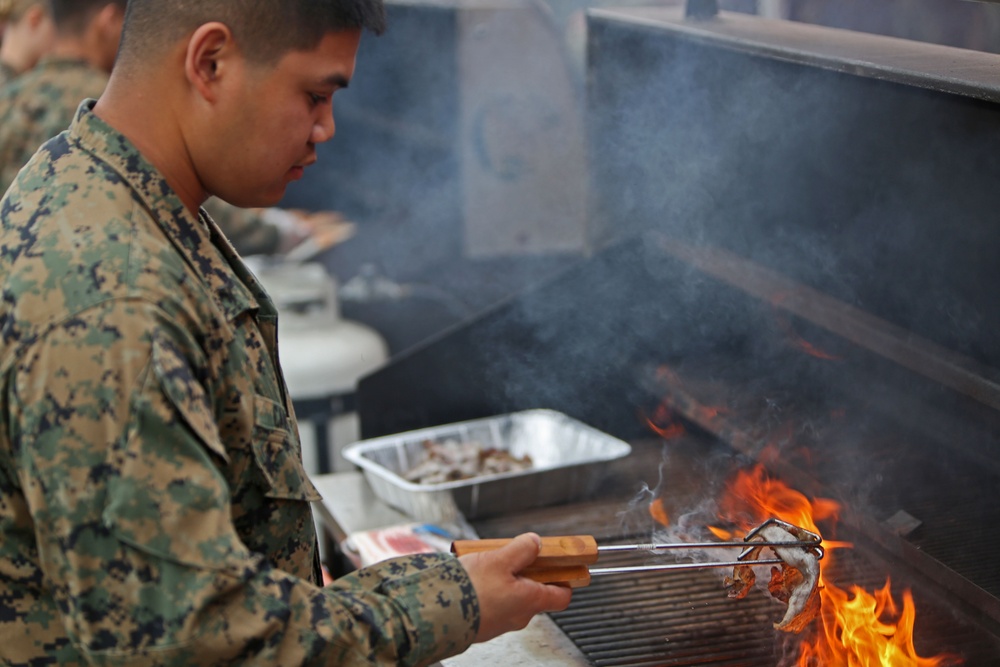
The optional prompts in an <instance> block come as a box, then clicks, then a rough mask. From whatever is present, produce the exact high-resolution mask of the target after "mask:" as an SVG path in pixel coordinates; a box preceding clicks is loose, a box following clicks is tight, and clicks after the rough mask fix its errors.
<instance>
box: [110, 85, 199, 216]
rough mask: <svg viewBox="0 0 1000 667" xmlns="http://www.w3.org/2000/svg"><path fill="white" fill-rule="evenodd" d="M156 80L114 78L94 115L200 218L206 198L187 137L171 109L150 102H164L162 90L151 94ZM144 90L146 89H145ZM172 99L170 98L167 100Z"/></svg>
mask: <svg viewBox="0 0 1000 667" xmlns="http://www.w3.org/2000/svg"><path fill="white" fill-rule="evenodd" d="M155 85H156V83H155V81H144V85H143V84H140V85H132V81H131V80H125V81H123V80H122V77H118V76H116V75H114V74H113V75H112V77H111V81H110V82H109V83H108V86H107V88H106V89H105V91H104V94H103V95H102V96H101V98H100V99H99V100H98V101H97V105H96V106H95V107H94V113H95V114H96V115H97V116H98V117H99V118H101V120H103V121H104V122H105V123H107V124H108V125H110V126H111V127H113V128H114V129H115V130H117V131H118V132H120V133H122V134H123V135H125V137H127V138H128V140H129V141H131V142H132V144H133V145H135V147H136V148H137V149H138V150H139V152H140V153H142V155H143V157H145V158H146V160H148V161H149V162H150V164H152V165H153V166H154V167H156V169H157V170H158V171H159V172H160V173H161V174H162V175H163V177H164V179H165V180H166V181H167V184H168V185H170V187H171V189H173V190H174V192H175V193H177V196H178V197H180V200H181V202H182V203H183V204H184V207H185V208H187V209H188V210H189V211H190V212H191V213H192V214H194V215H197V214H198V209H199V207H200V206H201V204H202V203H203V202H204V201H205V199H206V198H207V194H206V193H205V190H204V188H203V187H202V186H201V182H200V181H199V180H198V177H197V174H196V173H195V171H194V168H193V167H192V166H191V160H190V157H189V155H188V152H187V148H186V143H185V141H184V134H183V131H182V129H181V126H180V124H179V123H178V122H176V118H175V117H174V113H173V109H172V108H171V107H169V106H163V105H160V106H155V107H154V106H152V105H150V104H149V103H148V102H147V100H152V99H157V100H162V99H164V97H163V95H162V90H160V91H159V94H157V95H154V94H151V91H150V90H149V88H150V87H154V86H155ZM144 88H145V90H144ZM168 99H169V98H168Z"/></svg>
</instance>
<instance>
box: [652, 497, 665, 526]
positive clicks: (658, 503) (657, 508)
mask: <svg viewBox="0 0 1000 667" xmlns="http://www.w3.org/2000/svg"><path fill="white" fill-rule="evenodd" d="M649 516H651V517H653V521H655V522H656V523H658V524H660V525H661V526H663V527H667V526H669V525H670V515H669V514H667V508H666V507H664V505H663V498H654V499H653V502H651V503H649Z"/></svg>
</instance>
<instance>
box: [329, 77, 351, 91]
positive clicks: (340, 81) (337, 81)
mask: <svg viewBox="0 0 1000 667" xmlns="http://www.w3.org/2000/svg"><path fill="white" fill-rule="evenodd" d="M350 82H351V81H350V79H348V78H347V77H346V76H344V75H343V74H332V75H330V76H328V77H326V78H325V79H323V83H325V84H328V85H331V86H333V87H335V88H347V85H348V84H349V83H350Z"/></svg>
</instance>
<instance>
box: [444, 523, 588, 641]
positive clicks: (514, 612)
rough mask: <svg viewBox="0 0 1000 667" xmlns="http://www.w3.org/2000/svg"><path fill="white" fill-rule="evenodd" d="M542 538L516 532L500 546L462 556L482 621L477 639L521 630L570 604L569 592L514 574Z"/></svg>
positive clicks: (530, 558)
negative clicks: (514, 535)
mask: <svg viewBox="0 0 1000 667" xmlns="http://www.w3.org/2000/svg"><path fill="white" fill-rule="evenodd" d="M540 549H541V541H540V540H539V537H538V535H536V534H534V533H525V534H523V535H519V536H518V537H517V538H515V539H514V540H512V541H511V543H510V544H508V545H506V546H505V547H503V548H502V549H497V550H495V551H485V552H481V553H474V554H468V555H465V556H462V557H461V558H460V559H459V560H460V561H461V562H462V565H463V566H464V567H465V569H466V571H467V572H468V573H469V578H470V579H472V585H473V587H475V589H476V595H477V596H478V597H479V611H480V615H481V620H480V624H479V633H478V634H477V635H476V641H477V642H484V641H488V640H490V639H493V638H494V637H497V636H499V635H502V634H503V633H505V632H510V631H511V630H520V629H521V628H523V627H524V626H526V625H527V624H528V621H530V620H531V619H532V617H533V616H535V614H538V613H540V612H543V611H561V610H563V609H565V608H566V607H568V606H569V602H570V598H571V597H572V591H571V590H570V589H569V588H566V587H563V586H553V585H548V584H540V583H538V582H537V581H532V580H531V579H526V578H524V577H519V576H517V573H518V572H520V571H521V570H523V569H525V568H526V567H528V566H529V565H531V564H532V563H533V562H534V561H535V559H536V558H537V557H538V552H539V550H540Z"/></svg>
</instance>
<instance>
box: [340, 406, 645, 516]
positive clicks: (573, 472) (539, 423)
mask: <svg viewBox="0 0 1000 667" xmlns="http://www.w3.org/2000/svg"><path fill="white" fill-rule="evenodd" d="M425 440H432V441H435V442H442V441H445V440H458V441H460V442H474V443H478V444H480V445H482V446H483V447H493V448H496V449H502V450H506V451H509V452H510V453H511V455H513V456H516V457H522V456H524V455H526V454H527V455H528V456H530V457H531V460H532V463H533V466H532V467H531V469H529V470H523V471H517V472H509V473H502V474H496V475H482V476H479V477H473V478H470V479H464V480H459V481H454V482H441V483H436V484H416V483H413V482H409V481H407V480H405V479H403V477H402V476H401V475H402V474H403V473H405V472H406V471H407V470H409V469H411V468H413V467H414V466H415V465H416V464H417V463H419V462H420V461H421V459H422V457H423V452H424V445H423V443H424V441H425ZM631 451H632V448H631V447H630V446H629V445H628V443H626V442H623V441H622V440H619V439H617V438H614V437H612V436H610V435H608V434H606V433H602V432H601V431H598V430H597V429H595V428H591V427H590V426H587V425H586V424H583V423H581V422H579V421H577V420H575V419H572V418H570V417H568V416H566V415H564V414H562V413H561V412H555V411H554V410H526V411H523V412H515V413H511V414H506V415H500V416H497V417H488V418H485V419H475V420H472V421H466V422H458V423H455V424H447V425H444V426H435V427H433V428H424V429H419V430H416V431H408V432H406V433H399V434H396V435H390V436H383V437H380V438H373V439H371V440H362V441H361V442H357V443H355V444H353V445H350V446H348V447H347V448H345V449H344V452H343V455H344V458H346V459H347V460H348V461H350V462H351V463H354V464H355V465H357V466H359V467H360V468H361V469H362V470H363V471H364V474H365V478H366V479H367V480H368V483H369V484H370V485H371V487H372V490H373V491H374V493H375V495H376V496H378V498H380V499H381V500H382V501H384V502H385V503H387V504H389V505H392V506H393V507H395V508H397V509H399V510H401V511H403V512H405V513H406V514H408V515H410V516H411V517H413V518H414V519H416V520H419V521H431V522H452V521H456V520H460V519H461V517H462V516H464V517H465V518H468V519H475V518H483V517H488V516H494V515H497V514H503V513H507V512H517V511H519V510H525V509H529V508H532V507H543V506H545V505H556V504H559V503H564V502H568V501H571V500H573V499H576V498H580V497H582V496H586V495H588V494H590V493H592V492H593V491H594V490H595V489H596V487H597V485H598V484H599V483H600V482H601V480H602V479H603V477H604V473H605V471H606V470H607V466H606V465H604V464H606V463H607V462H608V461H612V460H614V459H618V458H621V457H623V456H627V455H628V454H629V453H630V452H631Z"/></svg>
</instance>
